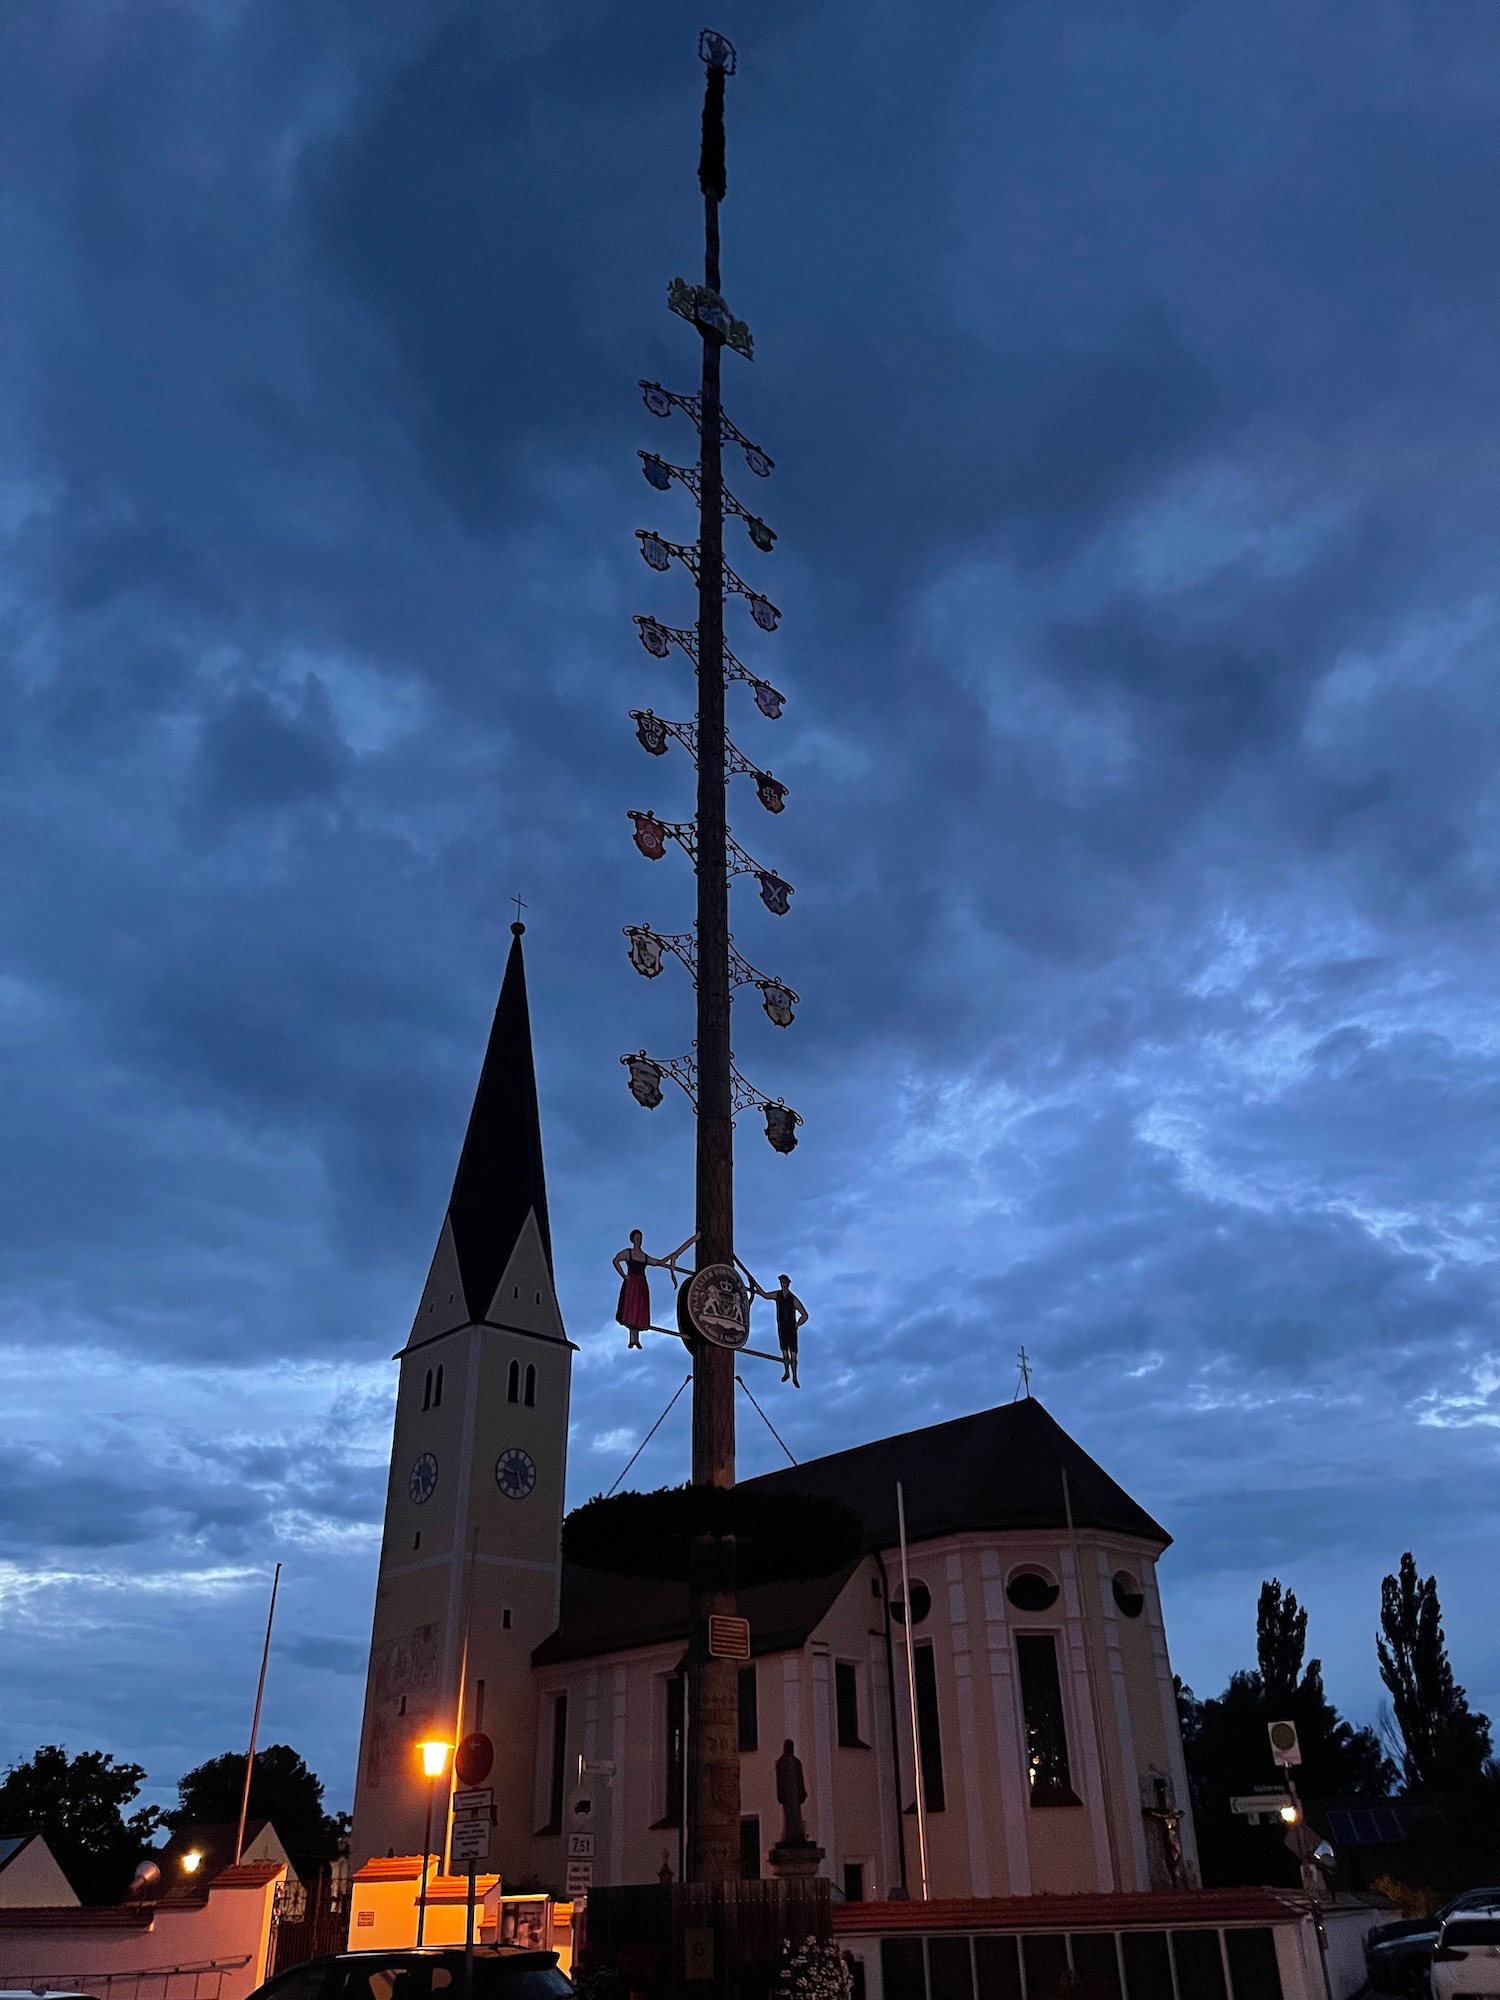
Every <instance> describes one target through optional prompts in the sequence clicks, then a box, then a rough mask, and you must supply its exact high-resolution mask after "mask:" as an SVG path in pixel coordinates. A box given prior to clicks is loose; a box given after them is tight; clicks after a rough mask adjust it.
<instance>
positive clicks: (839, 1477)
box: [532, 1396, 1172, 1666]
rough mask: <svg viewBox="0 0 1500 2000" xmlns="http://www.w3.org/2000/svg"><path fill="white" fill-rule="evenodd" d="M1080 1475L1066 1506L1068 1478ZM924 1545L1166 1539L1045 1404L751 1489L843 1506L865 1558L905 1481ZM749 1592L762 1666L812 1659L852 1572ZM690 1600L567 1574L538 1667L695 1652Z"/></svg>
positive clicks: (631, 1582) (650, 1584)
mask: <svg viewBox="0 0 1500 2000" xmlns="http://www.w3.org/2000/svg"><path fill="white" fill-rule="evenodd" d="M1064 1473H1066V1475H1067V1492H1066V1497H1065V1496H1064V1483H1063V1475H1064ZM898 1479H899V1480H900V1481H901V1486H902V1493H903V1498H904V1500H905V1504H906V1536H907V1540H908V1541H909V1542H911V1543H913V1544H916V1543H920V1542H931V1541H937V1540H938V1539H940V1538H941V1537H943V1536H947V1535H959V1534H972V1533H975V1532H977V1531H983V1530H991V1531H993V1530H1004V1529H1010V1530H1015V1529H1018V1528H1019V1529H1025V1528H1066V1527H1067V1525H1068V1512H1069V1508H1070V1507H1071V1511H1072V1520H1073V1526H1074V1527H1075V1528H1091V1529H1094V1530H1096V1531H1097V1530H1103V1531H1104V1532H1106V1533H1110V1534H1121V1535H1130V1536H1133V1537H1135V1538H1136V1539H1138V1540H1141V1541H1145V1542H1151V1543H1154V1544H1155V1545H1156V1547H1157V1548H1158V1549H1165V1548H1166V1547H1167V1546H1168V1545H1169V1544H1170V1542H1171V1539H1172V1538H1171V1536H1170V1535H1169V1534H1168V1533H1167V1531H1166V1529H1165V1528H1163V1527H1161V1526H1160V1524H1159V1523H1158V1522H1156V1521H1154V1520H1153V1519H1152V1518H1151V1516H1150V1515H1149V1514H1148V1513H1147V1512H1146V1510H1145V1509H1144V1507H1140V1506H1138V1505H1137V1504H1136V1502H1135V1501H1134V1500H1132V1499H1131V1497H1130V1495H1129V1494H1128V1493H1127V1492H1126V1491H1125V1489H1124V1488H1123V1487H1122V1486H1119V1485H1117V1484H1116V1483H1115V1481H1114V1480H1113V1479H1111V1478H1110V1476H1109V1474H1108V1473H1107V1472H1106V1471H1105V1470H1104V1468H1103V1467H1102V1466H1101V1465H1099V1464H1097V1463H1096V1462H1095V1460H1094V1459H1092V1458H1090V1456H1089V1454H1088V1453H1087V1452H1086V1451H1085V1450H1084V1449H1083V1446H1082V1445H1080V1444H1077V1443H1075V1441H1074V1440H1073V1439H1072V1438H1070V1437H1069V1436H1068V1433H1067V1432H1066V1431H1065V1430H1064V1429H1063V1427H1062V1425H1061V1424H1059V1423H1058V1422H1057V1420H1056V1418H1055V1417H1053V1416H1051V1415H1050V1414H1049V1413H1048V1412H1047V1411H1046V1410H1045V1409H1044V1408H1043V1407H1042V1405H1041V1403H1039V1402H1038V1401H1037V1399H1036V1398H1035V1397H1034V1396H1028V1397H1025V1398H1022V1399H1021V1400H1019V1401H1017V1402H1014V1403H1002V1404H1001V1405H1000V1407H999V1408H998V1409H994V1410H980V1411H978V1412H977V1413H976V1414H975V1415H974V1416H972V1417H955V1418H954V1419H952V1421H950V1422H949V1423H945V1424H929V1425H928V1426H927V1427H926V1428H925V1429H923V1430H918V1431H904V1432H902V1433H901V1434H900V1435H899V1436H896V1437H889V1438H877V1439H876V1440H875V1441H874V1442H873V1443H871V1444H861V1445H855V1446H854V1447H853V1448H852V1449H851V1450H849V1451H836V1452H833V1453H831V1454H830V1455H829V1456H828V1457H827V1458H814V1459H810V1460H809V1461H808V1462H807V1463H806V1464H805V1465H794V1466H788V1467H786V1469H785V1470H784V1471H781V1472H768V1473H763V1474H762V1475H761V1476H760V1477H759V1478H758V1479H747V1480H745V1481H744V1482H743V1483H744V1484H745V1485H746V1486H749V1487H752V1488H755V1489H756V1490H757V1491H760V1492H784V1493H815V1494H819V1495H821V1496H824V1497H826V1498H829V1499H833V1500H839V1501H842V1502H843V1504H844V1505H845V1506H846V1507H849V1508H851V1509H852V1510H853V1512H854V1513H856V1514H858V1516H859V1517H860V1519H861V1521H863V1523H864V1527H865V1547H866V1549H867V1550H868V1551H872V1552H873V1551H875V1550H877V1549H878V1550H880V1551H882V1552H884V1551H886V1550H889V1549H892V1548H894V1547H895V1545H896V1481H897V1480H898ZM856 1566H857V1565H851V1566H850V1567H849V1568H848V1569H844V1570H841V1571H839V1572H838V1574H837V1575H835V1576H831V1577H822V1578H818V1579H816V1580H814V1581H808V1582H798V1583H776V1584H765V1585H761V1586H759V1587H757V1588H756V1589H753V1590H742V1591H741V1592H740V1612H741V1615H742V1616H743V1617H746V1618H748V1619H749V1621H750V1632H751V1636H752V1639H753V1642H754V1648H755V1651H756V1652H757V1653H775V1652H781V1651H784V1650H786V1649H787V1648H789V1647H793V1646H800V1645H802V1644H803V1643H804V1641H805V1640H806V1638H807V1636H808V1634H809V1633H810V1632H812V1631H813V1630H814V1628H815V1627H816V1626H817V1625H818V1624H819V1623H820V1622H821V1621H822V1619H823V1618H824V1617H825V1616H826V1614H827V1612H828V1611H829V1610H830V1609H831V1607H832V1605H833V1602H834V1600H835V1599H836V1598H837V1596H838V1594H839V1592H840V1591H841V1590H842V1589H843V1587H844V1585H845V1583H847V1581H848V1580H849V1577H850V1575H851V1574H852V1573H853V1569H854V1568H855V1567H856ZM687 1630H688V1619H687V1587H686V1585H684V1584H676V1583H658V1582H654V1581H651V1580H650V1579H647V1578H642V1577H617V1576H609V1575H606V1574H604V1573H602V1572H601V1571H599V1570H588V1569H582V1568H580V1567H578V1566H577V1565H576V1564H574V1563H564V1565H563V1572H562V1610H561V1615H560V1618H559V1621H558V1629H557V1630H556V1631H555V1632H554V1633H553V1634H552V1636H551V1638H550V1639H546V1640H544V1641H543V1642H542V1644H541V1645H540V1646H539V1647H538V1648H537V1649H536V1651H535V1653H534V1654H533V1655H532V1658H533V1660H534V1661H535V1662H536V1663H537V1665H539V1666H545V1665H547V1664H548V1663H549V1662H551V1661H556V1660H573V1659H582V1658H585V1657H587V1656H588V1655H590V1654H594V1653H608V1652H616V1651H620V1650H623V1649H625V1648H627V1647H632V1646H653V1645H662V1644H665V1643H667V1642H668V1641H670V1640H674V1639H679V1638H685V1637H686V1635H687Z"/></svg>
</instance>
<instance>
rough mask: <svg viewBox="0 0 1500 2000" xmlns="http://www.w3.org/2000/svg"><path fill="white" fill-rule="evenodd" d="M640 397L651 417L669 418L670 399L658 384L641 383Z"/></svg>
mask: <svg viewBox="0 0 1500 2000" xmlns="http://www.w3.org/2000/svg"><path fill="white" fill-rule="evenodd" d="M641 395H642V396H643V397H644V398H645V403H646V408H647V409H648V410H649V411H650V412H651V414H652V416H653V417H670V416H671V414H672V398H671V397H670V396H669V395H668V394H667V392H666V390H665V389H664V388H663V387H662V386H661V384H660V383H659V382H643V383H642V384H641Z"/></svg>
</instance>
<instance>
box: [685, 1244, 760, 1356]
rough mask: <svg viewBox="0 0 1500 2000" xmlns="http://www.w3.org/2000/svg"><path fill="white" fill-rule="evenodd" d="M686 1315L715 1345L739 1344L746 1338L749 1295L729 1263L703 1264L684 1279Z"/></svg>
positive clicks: (729, 1345)
mask: <svg viewBox="0 0 1500 2000" xmlns="http://www.w3.org/2000/svg"><path fill="white" fill-rule="evenodd" d="M687 1314H688V1318H689V1319H690V1320H691V1321H692V1323H693V1327H694V1329H695V1330H696V1331H697V1332H698V1333H701V1334H702V1336H703V1338H704V1339H705V1340H711V1341H712V1342H713V1344H714V1346H715V1347H743V1346H744V1344H745V1342H746V1341H747V1340H748V1339H749V1338H750V1294H749V1293H748V1292H747V1291H746V1290H745V1281H744V1279H743V1278H742V1277H741V1276H740V1274H739V1272H738V1271H737V1270H736V1269H735V1268H734V1266H733V1264H705V1265H704V1267H703V1269H702V1270H701V1271H695V1272H694V1273H693V1275H692V1277H691V1278H690V1279H689V1281H688V1289H687Z"/></svg>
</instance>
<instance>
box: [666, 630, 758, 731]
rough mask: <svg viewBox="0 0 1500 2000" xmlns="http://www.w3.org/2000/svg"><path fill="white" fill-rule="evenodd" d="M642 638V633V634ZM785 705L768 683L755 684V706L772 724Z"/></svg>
mask: <svg viewBox="0 0 1500 2000" xmlns="http://www.w3.org/2000/svg"><path fill="white" fill-rule="evenodd" d="M642 637H643V638H644V637H645V635H644V633H643V634H642ZM785 705H786V696H785V695H783V694H780V693H778V692H777V690H776V689H775V688H773V687H772V685H771V683H770V682H769V681H757V682H756V683H755V706H756V707H757V708H758V709H759V710H760V712H761V714H762V715H768V716H769V717H770V718H771V720H772V722H779V721H780V720H781V711H782V709H783V708H784V707H785Z"/></svg>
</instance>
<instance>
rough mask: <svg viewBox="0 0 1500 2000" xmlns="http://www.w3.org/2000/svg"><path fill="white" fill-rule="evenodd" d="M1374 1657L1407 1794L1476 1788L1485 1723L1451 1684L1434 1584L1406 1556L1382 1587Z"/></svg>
mask: <svg viewBox="0 0 1500 2000" xmlns="http://www.w3.org/2000/svg"><path fill="white" fill-rule="evenodd" d="M1375 1651H1376V1654H1377V1655H1378V1657H1379V1660H1380V1678H1381V1679H1382V1680H1383V1681H1384V1682H1385V1684H1386V1687H1387V1688H1388V1689H1389V1690H1390V1696H1391V1705H1392V1707H1393V1708H1394V1710H1395V1713H1396V1727H1397V1728H1398V1729H1399V1730H1400V1732H1401V1744H1402V1751H1401V1764H1402V1774H1403V1776H1404V1778H1405V1780H1406V1788H1407V1790H1408V1791H1409V1792H1416V1793H1429V1792H1444V1791H1455V1790H1464V1789H1471V1788H1472V1787H1474V1786H1475V1785H1477V1784H1478V1783H1479V1782H1480V1781H1481V1779H1482V1777H1483V1774H1484V1766H1485V1762H1486V1759H1487V1758H1488V1757H1489V1754H1490V1720H1489V1717H1488V1716H1487V1715H1478V1714H1475V1713H1474V1712H1473V1711H1471V1709H1470V1707H1469V1703H1468V1698H1467V1696H1466V1695H1465V1693H1464V1691H1463V1689H1462V1688H1461V1687H1460V1686H1459V1685H1458V1683H1457V1682H1456V1681H1455V1680H1454V1678H1453V1668H1452V1666H1451V1664H1450V1662H1449V1659H1448V1645H1447V1641H1446V1639H1445V1638H1444V1636H1443V1612H1442V1606H1441V1605H1440V1604H1439V1602H1438V1594H1437V1578H1436V1577H1435V1576H1429V1577H1427V1578H1426V1579H1425V1580H1419V1579H1418V1576H1417V1565H1416V1563H1415V1561H1414V1560H1413V1558H1412V1555H1411V1552H1410V1550H1408V1551H1407V1553H1406V1554H1405V1555H1403V1556H1402V1558H1401V1568H1400V1573H1399V1574H1398V1575H1397V1576H1388V1577H1387V1578H1386V1579H1385V1581H1384V1582H1383V1583H1382V1584H1381V1586H1380V1637H1379V1638H1377V1639H1376V1641H1375Z"/></svg>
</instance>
